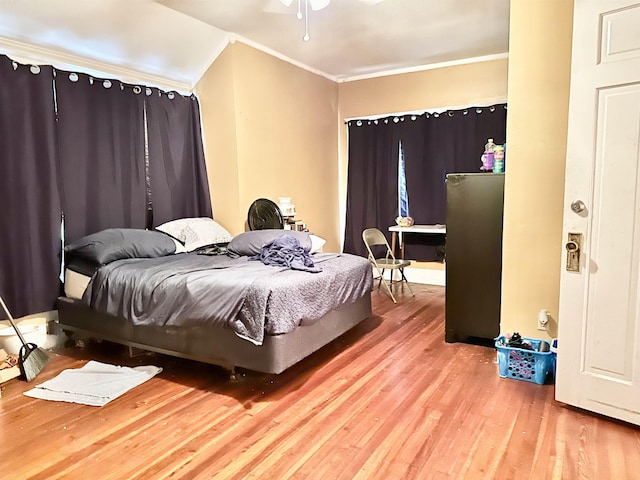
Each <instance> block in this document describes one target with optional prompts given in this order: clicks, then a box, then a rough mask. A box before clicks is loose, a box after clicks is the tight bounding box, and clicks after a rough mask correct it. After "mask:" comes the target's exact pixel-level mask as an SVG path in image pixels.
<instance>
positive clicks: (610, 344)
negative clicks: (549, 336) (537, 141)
mask: <svg viewBox="0 0 640 480" xmlns="http://www.w3.org/2000/svg"><path fill="white" fill-rule="evenodd" d="M576 201H582V202H583V203H584V209H583V210H582V211H578V212H576V211H574V210H573V209H572V208H571V205H572V202H576ZM574 206H575V209H576V210H580V204H578V203H576V204H575V205H574ZM570 232H571V233H581V234H583V245H582V249H581V251H580V255H579V272H569V271H567V270H566V266H565V261H566V259H567V256H568V253H567V251H566V250H565V251H564V253H563V258H562V260H563V265H562V274H561V288H560V314H559V321H558V324H559V332H558V367H557V380H556V399H557V400H559V401H561V402H565V403H568V404H571V405H575V406H577V407H581V408H584V409H586V410H590V411H593V412H597V413H601V414H604V415H607V416H610V417H615V418H618V419H621V420H625V421H627V422H631V423H634V424H637V425H640V282H639V279H638V274H639V273H640V272H639V270H640V2H639V1H638V0H633V1H632V0H576V2H575V11H574V34H573V60H572V71H571V96H570V106H569V133H568V143H567V170H566V184H565V207H564V227H563V241H564V242H565V243H567V241H568V235H569V233H570ZM569 246H570V247H571V246H572V245H569Z"/></svg>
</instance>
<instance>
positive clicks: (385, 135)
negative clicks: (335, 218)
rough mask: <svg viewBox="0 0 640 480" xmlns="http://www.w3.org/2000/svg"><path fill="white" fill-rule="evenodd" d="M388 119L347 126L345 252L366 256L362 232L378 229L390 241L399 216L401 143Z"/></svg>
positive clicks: (352, 123) (354, 122)
mask: <svg viewBox="0 0 640 480" xmlns="http://www.w3.org/2000/svg"><path fill="white" fill-rule="evenodd" d="M393 125H394V123H393V121H392V120H389V119H381V120H375V121H374V120H355V121H350V122H349V123H348V129H349V130H348V132H349V166H348V171H347V209H346V222H345V238H344V251H345V252H347V253H353V254H356V255H362V256H365V257H366V256H367V250H366V247H365V246H364V243H363V241H362V231H363V230H364V229H366V228H371V227H375V228H379V229H380V230H381V231H382V232H383V233H384V234H385V235H386V236H387V237H388V240H390V238H391V237H390V234H389V232H388V230H387V229H388V227H389V225H393V224H394V221H395V220H394V219H395V218H396V216H397V212H398V154H399V149H398V139H397V138H396V136H395V131H394V127H393Z"/></svg>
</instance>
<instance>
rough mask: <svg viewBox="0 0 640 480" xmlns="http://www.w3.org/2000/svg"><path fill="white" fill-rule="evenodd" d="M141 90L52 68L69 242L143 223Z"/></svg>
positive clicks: (144, 189)
mask: <svg viewBox="0 0 640 480" xmlns="http://www.w3.org/2000/svg"><path fill="white" fill-rule="evenodd" d="M140 90H141V89H140V88H139V87H134V88H132V87H131V86H128V85H123V84H121V83H120V82H119V81H117V80H102V79H97V78H93V77H90V76H89V75H85V74H76V73H70V72H65V71H60V70H59V71H57V72H56V99H57V104H58V138H59V148H60V164H61V172H62V181H63V191H64V195H63V196H62V202H63V210H64V213H65V227H66V228H65V229H66V240H67V242H72V241H74V240H77V239H78V238H80V237H82V236H84V235H87V234H90V233H94V232H97V231H99V230H103V229H105V228H112V227H121V228H145V226H146V204H147V202H146V182H145V158H144V113H143V112H144V110H143V108H144V107H143V102H144V98H143V94H142V93H140ZM136 92H138V93H136Z"/></svg>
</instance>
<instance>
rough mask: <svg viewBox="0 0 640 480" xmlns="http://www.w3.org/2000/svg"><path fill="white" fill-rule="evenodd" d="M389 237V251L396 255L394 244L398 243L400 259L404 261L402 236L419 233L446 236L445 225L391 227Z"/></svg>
mask: <svg viewBox="0 0 640 480" xmlns="http://www.w3.org/2000/svg"><path fill="white" fill-rule="evenodd" d="M389 231H390V232H392V235H391V251H392V252H393V254H394V255H395V254H396V242H397V241H399V243H400V258H402V259H403V260H404V236H403V234H406V233H421V234H431V235H446V234H447V227H446V225H439V224H438V225H411V226H410V227H401V226H399V225H392V226H390V227H389Z"/></svg>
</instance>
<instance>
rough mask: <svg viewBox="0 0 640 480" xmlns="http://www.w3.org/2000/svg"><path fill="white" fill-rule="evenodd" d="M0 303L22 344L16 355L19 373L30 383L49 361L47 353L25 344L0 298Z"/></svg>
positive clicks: (34, 345)
mask: <svg viewBox="0 0 640 480" xmlns="http://www.w3.org/2000/svg"><path fill="white" fill-rule="evenodd" d="M0 303H1V304H2V309H3V310H4V313H6V314H7V316H8V317H9V322H11V326H12V327H13V329H14V330H15V331H16V333H17V334H18V337H20V341H21V342H22V347H20V353H19V354H18V360H19V362H20V371H21V372H22V375H24V378H25V380H26V381H27V382H30V381H31V380H33V379H34V378H36V376H37V375H38V374H39V373H40V372H41V371H42V369H43V368H44V366H45V365H46V364H47V362H48V361H49V355H48V354H47V352H45V351H44V350H42V349H41V348H38V346H37V345H36V344H35V343H27V342H26V341H25V339H24V337H23V336H22V333H20V329H19V328H18V327H17V326H16V324H15V322H14V320H13V317H12V316H11V313H9V309H8V308H7V306H6V305H5V304H4V300H3V299H2V297H0Z"/></svg>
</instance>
